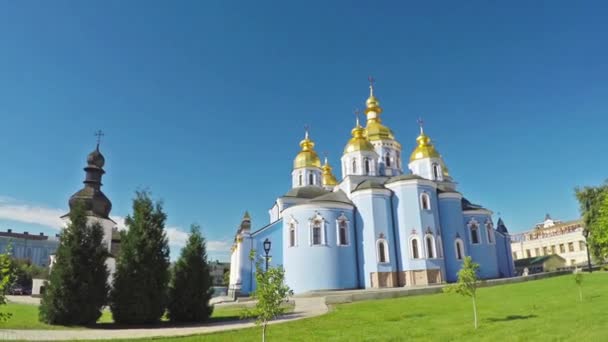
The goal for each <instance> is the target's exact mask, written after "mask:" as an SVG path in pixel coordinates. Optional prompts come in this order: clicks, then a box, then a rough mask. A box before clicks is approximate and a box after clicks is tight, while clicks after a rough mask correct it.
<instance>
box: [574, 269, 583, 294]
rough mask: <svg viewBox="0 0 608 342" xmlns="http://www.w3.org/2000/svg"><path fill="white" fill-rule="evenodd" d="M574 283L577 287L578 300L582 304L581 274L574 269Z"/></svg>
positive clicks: (578, 270)
mask: <svg viewBox="0 0 608 342" xmlns="http://www.w3.org/2000/svg"><path fill="white" fill-rule="evenodd" d="M574 282H575V283H576V285H577V286H578V298H579V300H580V301H581V302H582V301H583V272H581V270H580V269H578V268H576V269H575V270H574Z"/></svg>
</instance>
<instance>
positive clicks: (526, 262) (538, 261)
mask: <svg viewBox="0 0 608 342" xmlns="http://www.w3.org/2000/svg"><path fill="white" fill-rule="evenodd" d="M554 257H557V258H560V259H562V260H565V259H564V258H562V257H560V256H559V255H557V254H551V255H543V256H538V257H532V258H525V259H518V260H515V261H514V262H515V267H526V266H534V265H542V264H544V263H545V261H547V260H549V259H551V258H554Z"/></svg>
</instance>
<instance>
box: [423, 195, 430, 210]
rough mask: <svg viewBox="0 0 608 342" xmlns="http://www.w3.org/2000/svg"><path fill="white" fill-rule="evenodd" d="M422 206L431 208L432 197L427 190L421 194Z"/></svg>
mask: <svg viewBox="0 0 608 342" xmlns="http://www.w3.org/2000/svg"><path fill="white" fill-rule="evenodd" d="M420 206H421V207H422V209H423V210H431V197H429V194H428V193H426V192H423V193H421V194H420Z"/></svg>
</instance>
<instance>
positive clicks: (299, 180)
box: [298, 173, 303, 186]
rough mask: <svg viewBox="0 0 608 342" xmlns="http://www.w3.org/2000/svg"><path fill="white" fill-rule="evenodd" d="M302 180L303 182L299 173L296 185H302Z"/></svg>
mask: <svg viewBox="0 0 608 342" xmlns="http://www.w3.org/2000/svg"><path fill="white" fill-rule="evenodd" d="M302 182H303V176H302V174H301V173H300V174H299V175H298V185H299V186H302Z"/></svg>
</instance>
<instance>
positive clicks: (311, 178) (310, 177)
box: [308, 173, 315, 185]
mask: <svg viewBox="0 0 608 342" xmlns="http://www.w3.org/2000/svg"><path fill="white" fill-rule="evenodd" d="M314 183H315V175H313V174H312V173H309V174H308V185H313V184H314Z"/></svg>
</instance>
